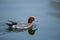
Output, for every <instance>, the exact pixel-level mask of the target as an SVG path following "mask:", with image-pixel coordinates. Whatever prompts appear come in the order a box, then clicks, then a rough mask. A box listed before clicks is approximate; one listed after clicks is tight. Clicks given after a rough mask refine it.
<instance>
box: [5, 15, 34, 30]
mask: <svg viewBox="0 0 60 40" xmlns="http://www.w3.org/2000/svg"><path fill="white" fill-rule="evenodd" d="M34 20H35V16H30V17H29V18H28V22H27V23H21V25H20V24H18V23H17V22H13V21H10V22H11V23H12V24H9V23H6V24H7V25H8V26H10V27H11V28H13V29H15V28H16V29H29V28H30V27H32V22H33V21H34Z"/></svg>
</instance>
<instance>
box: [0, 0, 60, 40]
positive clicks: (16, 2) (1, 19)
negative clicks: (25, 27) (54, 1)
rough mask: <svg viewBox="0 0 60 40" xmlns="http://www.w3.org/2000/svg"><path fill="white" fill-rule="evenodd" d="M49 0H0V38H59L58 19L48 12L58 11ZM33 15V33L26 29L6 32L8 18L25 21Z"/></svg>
mask: <svg viewBox="0 0 60 40" xmlns="http://www.w3.org/2000/svg"><path fill="white" fill-rule="evenodd" d="M50 3H51V0H0V40H59V39H60V38H59V37H60V19H59V18H58V17H56V16H52V15H49V13H53V12H58V11H57V10H56V9H54V8H53V7H52V6H51V4H50ZM30 16H35V17H36V20H37V21H35V22H33V23H34V24H36V25H37V26H36V28H38V30H36V32H35V34H34V35H30V34H29V33H28V31H24V32H6V28H7V27H8V26H7V25H6V24H5V23H7V22H8V20H13V21H19V22H27V20H28V17H30Z"/></svg>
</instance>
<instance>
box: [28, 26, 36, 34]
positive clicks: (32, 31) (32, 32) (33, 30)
mask: <svg viewBox="0 0 60 40" xmlns="http://www.w3.org/2000/svg"><path fill="white" fill-rule="evenodd" d="M33 27H34V26H33ZM33 27H31V28H29V29H28V33H29V34H30V35H34V34H35V32H36V30H37V28H36V29H33Z"/></svg>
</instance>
